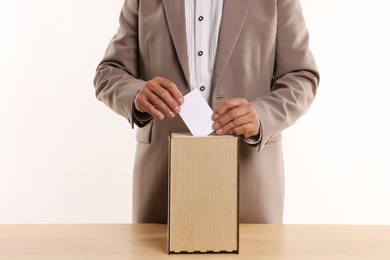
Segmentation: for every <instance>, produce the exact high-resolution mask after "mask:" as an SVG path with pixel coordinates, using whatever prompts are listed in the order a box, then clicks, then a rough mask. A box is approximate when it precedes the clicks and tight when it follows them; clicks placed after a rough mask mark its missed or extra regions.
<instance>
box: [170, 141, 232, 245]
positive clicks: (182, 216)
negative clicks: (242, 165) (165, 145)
mask: <svg viewBox="0 0 390 260" xmlns="http://www.w3.org/2000/svg"><path fill="white" fill-rule="evenodd" d="M238 187H239V186H238V138H237V137H234V136H208V137H193V136H191V135H189V134H171V137H170V171H169V217H168V253H204V252H221V253H222V252H234V253H238V247H239V237H238V228H239V226H238Z"/></svg>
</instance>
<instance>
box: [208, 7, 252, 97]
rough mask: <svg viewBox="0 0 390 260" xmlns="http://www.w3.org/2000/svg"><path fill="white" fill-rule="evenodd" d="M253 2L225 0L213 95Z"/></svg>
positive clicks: (213, 80) (213, 81)
mask: <svg viewBox="0 0 390 260" xmlns="http://www.w3.org/2000/svg"><path fill="white" fill-rule="evenodd" d="M251 3H252V0H239V1H238V0H225V1H224V4H223V13H222V21H221V27H220V29H219V38H218V48H217V55H216V57H215V64H214V73H213V79H212V86H213V94H215V90H216V89H217V86H218V84H219V81H220V79H221V77H222V75H223V72H224V71H225V68H226V65H227V64H228V61H229V59H230V56H231V54H232V52H233V48H234V46H235V45H236V42H237V39H238V36H239V34H240V32H241V28H242V25H243V24H244V21H245V18H246V16H247V14H248V11H249V7H250V5H251Z"/></svg>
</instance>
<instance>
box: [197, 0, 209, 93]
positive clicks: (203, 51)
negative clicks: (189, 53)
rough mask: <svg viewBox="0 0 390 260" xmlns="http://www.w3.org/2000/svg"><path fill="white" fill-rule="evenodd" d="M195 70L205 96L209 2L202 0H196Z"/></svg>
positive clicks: (200, 88) (198, 85) (199, 86)
mask: <svg viewBox="0 0 390 260" xmlns="http://www.w3.org/2000/svg"><path fill="white" fill-rule="evenodd" d="M207 1H209V0H207ZM195 3H196V7H195V17H194V19H195V51H196V52H197V53H196V59H195V71H196V73H195V74H196V76H195V78H196V86H197V88H198V89H199V90H200V91H201V92H202V94H203V96H204V97H207V95H206V88H207V85H206V79H205V77H206V76H207V75H206V74H205V70H207V67H206V65H207V61H208V55H209V50H208V45H207V43H208V40H209V39H208V33H207V14H209V13H210V12H207V3H206V4H205V3H203V1H202V0H198V1H195Z"/></svg>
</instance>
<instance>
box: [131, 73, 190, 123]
mask: <svg viewBox="0 0 390 260" xmlns="http://www.w3.org/2000/svg"><path fill="white" fill-rule="evenodd" d="M183 103H184V98H183V94H182V93H181V92H180V91H179V89H178V88H177V86H176V85H175V84H174V83H173V82H171V81H169V80H167V79H165V78H162V77H155V78H154V79H152V80H149V81H147V82H146V84H145V86H144V87H143V88H141V90H140V91H139V92H138V94H137V96H136V97H135V100H134V105H135V109H137V110H138V111H139V112H142V113H145V112H146V113H149V114H150V115H151V116H153V117H154V118H157V119H159V120H163V119H164V114H165V115H167V116H169V117H170V118H174V117H175V115H177V114H178V113H179V112H180V105H181V104H183Z"/></svg>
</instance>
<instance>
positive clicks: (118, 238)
mask: <svg viewBox="0 0 390 260" xmlns="http://www.w3.org/2000/svg"><path fill="white" fill-rule="evenodd" d="M0 259H1V260H3V259H7V260H13V259H23V260H29V259H51V260H56V259H66V260H73V259H83V260H86V259H94V260H99V259H115V260H121V259H137V260H138V259H141V260H142V259H148V260H153V259H159V260H164V259H170V260H179V259H271V260H272V259H299V260H305V259H310V260H313V259H343V260H348V259H375V260H379V259H386V260H388V259H390V226H346V225H339V226H337V225H260V224H241V225H240V254H239V255H237V254H201V255H199V254H198V255H178V254H174V255H167V226H166V225H158V224H42V225H36V224H18V225H4V224H3V225H0Z"/></svg>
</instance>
